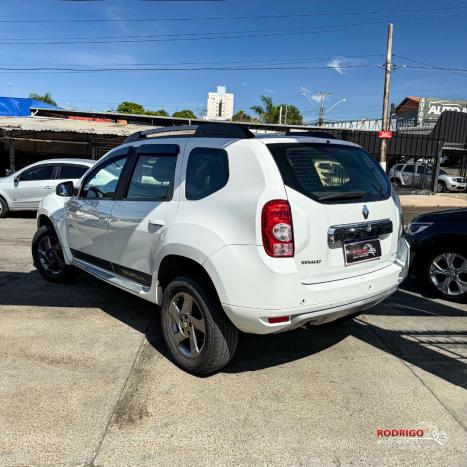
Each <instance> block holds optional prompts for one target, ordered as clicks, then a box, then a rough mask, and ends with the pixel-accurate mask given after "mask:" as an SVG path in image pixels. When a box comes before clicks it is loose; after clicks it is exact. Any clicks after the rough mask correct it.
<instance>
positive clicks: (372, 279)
mask: <svg viewBox="0 0 467 467" xmlns="http://www.w3.org/2000/svg"><path fill="white" fill-rule="evenodd" d="M409 256H410V249H409V245H408V243H407V242H406V241H405V239H401V241H400V247H399V253H398V256H397V258H396V260H395V262H394V263H392V264H391V265H389V266H387V267H385V268H383V269H380V270H378V271H375V272H372V273H369V274H364V275H362V276H357V277H351V278H348V279H343V280H337V281H332V282H325V283H320V284H308V285H307V284H300V285H299V286H298V287H297V288H295V289H294V290H284V293H285V294H287V296H288V298H289V300H290V303H296V301H297V298H299V297H300V298H302V300H301V303H303V304H304V305H303V306H299V307H296V306H295V307H291V308H289V307H283V308H279V309H278V308H269V309H268V308H267V306H265V307H264V308H256V307H243V306H234V305H231V304H227V303H223V304H222V306H223V308H224V310H225V312H226V314H227V316H228V317H229V318H230V320H231V321H232V323H233V324H234V325H235V326H236V327H237V328H238V329H240V330H241V331H243V332H247V333H252V334H271V333H277V332H282V331H289V330H291V329H295V328H297V327H299V326H301V325H303V324H306V323H310V324H314V325H319V324H325V323H328V322H331V321H334V320H336V319H339V318H342V317H343V316H347V315H351V314H353V313H357V312H361V311H364V310H367V309H369V308H371V307H373V306H375V305H377V304H378V303H379V302H381V301H382V300H384V299H385V298H387V297H389V296H390V295H391V294H393V293H394V292H396V291H397V289H398V286H399V284H400V283H401V282H402V281H403V280H404V279H405V278H406V277H407V274H408V269H409V260H410V258H409ZM263 288H264V289H265V290H266V292H267V291H269V293H271V294H272V293H273V290H268V285H267V284H264V286H263ZM264 292H265V291H264V290H263V291H262V293H264ZM297 294H299V295H298V296H297ZM284 316H286V317H289V319H288V321H287V322H282V323H270V322H269V321H268V318H274V317H284Z"/></svg>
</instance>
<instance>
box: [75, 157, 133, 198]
mask: <svg viewBox="0 0 467 467" xmlns="http://www.w3.org/2000/svg"><path fill="white" fill-rule="evenodd" d="M127 159H128V156H127V155H125V156H120V157H117V158H114V159H111V160H109V161H107V162H104V163H103V165H101V166H100V167H98V168H96V170H95V171H94V172H93V173H91V174H90V175H89V177H87V179H86V180H85V182H84V186H83V189H82V191H81V197H82V198H107V199H112V198H113V196H114V194H115V190H116V189H117V184H118V180H119V178H120V175H121V173H122V171H123V168H124V167H125V163H126V161H127Z"/></svg>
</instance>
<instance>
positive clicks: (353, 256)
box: [344, 238, 381, 266]
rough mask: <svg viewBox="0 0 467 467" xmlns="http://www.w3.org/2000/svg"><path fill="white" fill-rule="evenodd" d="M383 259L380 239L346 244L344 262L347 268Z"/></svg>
mask: <svg viewBox="0 0 467 467" xmlns="http://www.w3.org/2000/svg"><path fill="white" fill-rule="evenodd" d="M380 257H381V243H380V241H379V238H371V239H368V240H361V241H358V242H344V260H345V265H346V266H351V265H352V264H356V263H363V262H365V261H374V260H376V259H379V258H380Z"/></svg>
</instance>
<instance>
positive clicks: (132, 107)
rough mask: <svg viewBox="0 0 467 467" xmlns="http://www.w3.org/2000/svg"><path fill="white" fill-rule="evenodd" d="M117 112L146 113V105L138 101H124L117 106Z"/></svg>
mask: <svg viewBox="0 0 467 467" xmlns="http://www.w3.org/2000/svg"><path fill="white" fill-rule="evenodd" d="M117 112H119V113H122V114H144V107H143V106H142V105H141V104H137V103H136V102H128V101H124V102H122V103H121V104H120V105H119V106H118V107H117Z"/></svg>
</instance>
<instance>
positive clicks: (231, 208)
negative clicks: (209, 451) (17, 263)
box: [32, 123, 409, 374]
mask: <svg viewBox="0 0 467 467" xmlns="http://www.w3.org/2000/svg"><path fill="white" fill-rule="evenodd" d="M57 195H58V196H57ZM402 232H403V229H402V224H401V216H400V206H399V201H398V198H397V195H395V194H394V193H392V192H391V184H390V182H389V180H388V178H387V177H386V175H385V174H384V172H383V171H382V170H381V169H380V167H379V165H378V163H377V162H376V161H375V160H374V159H373V158H372V157H371V156H370V155H369V154H368V153H367V152H366V151H365V150H364V149H362V148H361V147H359V146H356V145H355V144H352V143H349V142H345V141H337V140H332V139H323V138H315V137H310V136H290V135H284V136H272V137H255V136H254V135H253V134H252V133H251V132H250V131H249V130H247V129H246V128H244V127H241V126H237V125H234V124H212V123H206V124H200V125H198V126H194V127H193V126H190V127H172V128H165V129H158V130H149V131H146V132H139V133H136V134H135V135H133V136H131V137H129V138H128V139H127V140H126V141H125V143H124V144H123V145H121V146H119V147H118V148H116V149H114V150H112V151H110V152H109V153H108V154H107V155H106V156H104V157H103V158H102V159H101V160H100V161H99V162H98V163H97V164H96V165H95V166H94V167H93V168H92V169H91V170H89V171H88V172H87V173H86V174H85V175H84V177H83V178H82V179H81V181H80V183H79V185H78V186H75V187H74V186H73V183H72V182H65V183H62V184H60V185H59V186H58V187H57V194H56V195H50V196H49V197H47V198H46V199H45V200H44V201H43V202H42V204H41V206H40V208H39V211H38V231H37V233H36V235H35V237H34V239H33V243H32V253H33V258H34V263H35V265H36V267H37V269H38V270H39V272H40V273H41V274H42V275H43V276H44V277H45V278H46V279H48V280H50V281H53V282H67V281H70V280H71V279H73V278H74V276H75V275H76V273H77V271H78V270H84V271H86V272H88V273H90V274H92V275H94V276H96V277H98V278H99V279H102V280H104V281H106V282H108V283H110V284H112V285H115V286H117V287H119V288H121V289H124V290H126V291H128V292H131V293H133V294H135V295H138V296H139V297H141V298H144V299H146V300H148V301H150V302H153V303H155V304H157V305H160V307H161V311H160V316H161V323H162V330H163V334H164V339H165V342H166V345H167V347H168V350H169V352H170V354H171V356H172V357H173V360H174V361H175V362H176V363H177V364H178V365H179V366H180V367H181V368H183V369H184V370H186V371H188V372H191V373H194V374H209V373H212V372H214V371H216V370H218V369H220V368H222V367H223V366H224V365H226V364H227V363H228V362H229V360H230V359H231V358H232V356H233V355H234V352H235V349H236V346H237V340H238V330H240V331H243V332H248V333H253V334H267V333H277V332H281V331H288V330H291V329H294V328H296V327H299V326H303V325H309V324H322V323H327V322H330V321H334V320H336V319H338V318H343V317H349V316H351V315H354V314H356V313H358V312H361V311H362V310H367V309H368V308H370V307H372V306H374V305H375V304H377V303H379V302H381V301H382V300H384V299H385V298H386V297H388V296H389V295H391V294H392V293H394V292H395V291H396V290H397V287H398V285H399V284H400V282H401V281H402V280H403V279H404V278H405V277H406V275H407V267H408V257H409V251H408V246H407V243H406V241H405V240H404V239H403V237H402Z"/></svg>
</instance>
